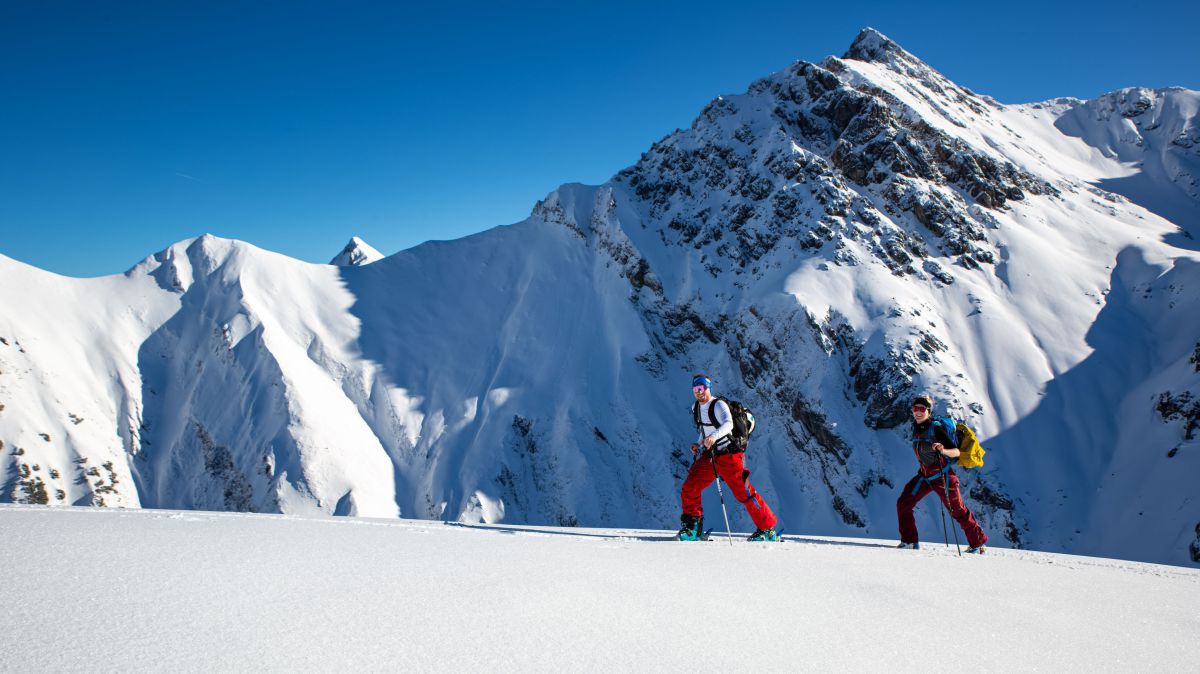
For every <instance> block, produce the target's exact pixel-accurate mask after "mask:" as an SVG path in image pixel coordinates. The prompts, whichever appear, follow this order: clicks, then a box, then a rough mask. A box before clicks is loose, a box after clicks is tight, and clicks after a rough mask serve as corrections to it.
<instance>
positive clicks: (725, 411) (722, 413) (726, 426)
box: [704, 400, 733, 448]
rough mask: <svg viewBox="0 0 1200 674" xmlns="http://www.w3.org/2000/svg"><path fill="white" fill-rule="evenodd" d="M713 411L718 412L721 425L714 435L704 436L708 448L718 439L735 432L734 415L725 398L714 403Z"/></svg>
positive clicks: (717, 415)
mask: <svg viewBox="0 0 1200 674" xmlns="http://www.w3.org/2000/svg"><path fill="white" fill-rule="evenodd" d="M713 412H714V413H715V414H716V417H717V423H719V424H721V425H720V426H718V427H717V430H716V431H714V432H713V434H712V435H710V436H708V437H707V438H704V446H705V447H707V448H711V447H712V446H713V445H714V444H716V442H717V441H718V440H720V439H721V438H723V437H725V436H727V435H729V434H730V433H732V432H733V415H732V414H730V413H729V405H726V404H725V401H724V400H718V401H716V402H715V403H713Z"/></svg>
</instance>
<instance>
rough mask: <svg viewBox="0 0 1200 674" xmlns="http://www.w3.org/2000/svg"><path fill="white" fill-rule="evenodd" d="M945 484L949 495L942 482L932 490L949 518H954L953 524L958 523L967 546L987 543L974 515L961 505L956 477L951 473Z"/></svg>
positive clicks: (985, 535) (961, 500) (960, 495)
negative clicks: (947, 512)
mask: <svg viewBox="0 0 1200 674" xmlns="http://www.w3.org/2000/svg"><path fill="white" fill-rule="evenodd" d="M946 483H947V486H948V489H949V493H947V492H946V491H943V487H942V481H941V480H938V481H937V485H936V487H935V488H934V489H935V491H937V493H938V498H940V499H942V504H943V505H945V506H946V509H947V510H949V511H950V516H951V517H953V518H954V521H955V522H958V526H959V527H961V528H962V530H963V533H964V534H966V535H967V544H968V545H970V546H971V547H973V548H978V547H980V546H982V545H984V544H985V543H987V534H985V533H983V527H981V526H979V522H977V521H976V520H975V515H973V514H972V513H971V511H970V510H968V509H967V505H966V504H965V503H963V498H962V492H961V491H959V484H958V476H957V475H955V474H953V473H951V474H949V475H947V476H946Z"/></svg>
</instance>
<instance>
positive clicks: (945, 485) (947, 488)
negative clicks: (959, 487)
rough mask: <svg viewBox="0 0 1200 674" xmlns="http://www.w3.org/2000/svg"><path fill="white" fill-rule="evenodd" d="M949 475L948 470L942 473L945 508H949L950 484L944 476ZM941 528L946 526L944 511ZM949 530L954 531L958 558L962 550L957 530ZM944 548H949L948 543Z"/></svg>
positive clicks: (948, 542) (947, 542)
mask: <svg viewBox="0 0 1200 674" xmlns="http://www.w3.org/2000/svg"><path fill="white" fill-rule="evenodd" d="M949 474H950V471H949V470H948V469H947V470H946V472H945V473H942V491H943V492H945V493H946V507H950V483H949V480H947V479H946V476H947V475H949ZM951 512H953V511H951ZM942 526H943V527H945V526H946V513H945V512H944V511H943V512H942ZM950 528H951V529H953V530H954V549H955V550H958V556H959V557H962V548H961V547H959V545H958V529H954V527H950ZM946 547H950V541H946Z"/></svg>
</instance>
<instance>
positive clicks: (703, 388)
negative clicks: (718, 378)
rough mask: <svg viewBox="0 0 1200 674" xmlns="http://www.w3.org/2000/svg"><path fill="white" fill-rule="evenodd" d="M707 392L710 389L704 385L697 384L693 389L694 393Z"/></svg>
mask: <svg viewBox="0 0 1200 674" xmlns="http://www.w3.org/2000/svg"><path fill="white" fill-rule="evenodd" d="M707 390H708V387H707V386H705V385H704V384H697V385H695V386H693V387H692V392H693V393H704V392H705V391H707Z"/></svg>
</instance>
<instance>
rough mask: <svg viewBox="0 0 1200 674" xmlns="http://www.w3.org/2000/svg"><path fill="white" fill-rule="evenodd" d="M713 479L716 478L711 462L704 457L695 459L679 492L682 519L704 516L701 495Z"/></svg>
mask: <svg viewBox="0 0 1200 674" xmlns="http://www.w3.org/2000/svg"><path fill="white" fill-rule="evenodd" d="M715 479H717V476H716V474H715V473H713V467H712V461H710V460H709V459H708V457H706V456H702V457H700V458H698V459H696V461H695V463H693V464H692V468H691V470H689V471H688V474H687V478H685V479H684V481H683V489H682V490H681V492H680V500H681V501H682V502H683V517H684V518H695V519H700V517H702V516H703V515H704V506H703V499H702V498H701V495H702V494H703V493H704V489H705V488H706V487H708V485H710V484H712V483H713V480H715Z"/></svg>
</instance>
